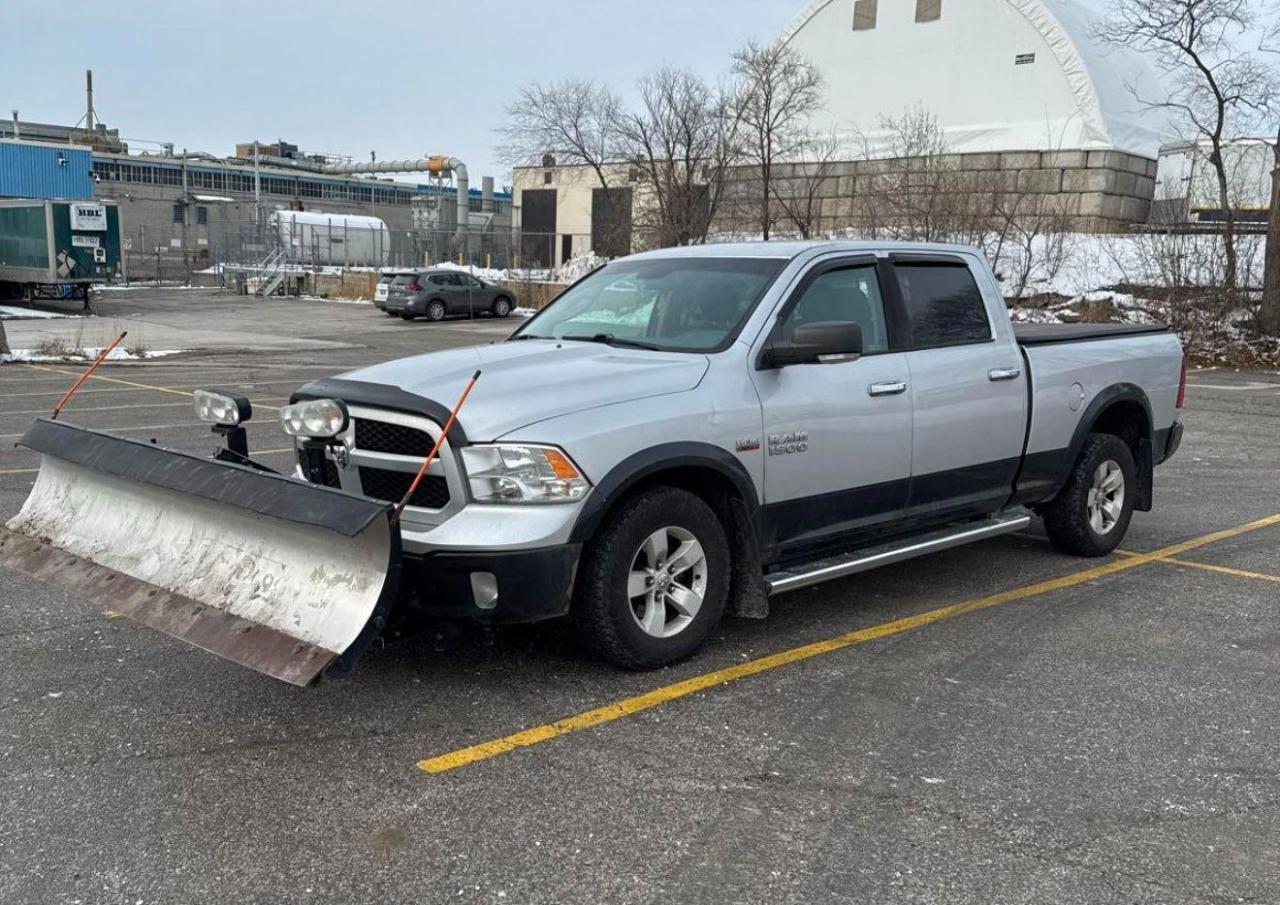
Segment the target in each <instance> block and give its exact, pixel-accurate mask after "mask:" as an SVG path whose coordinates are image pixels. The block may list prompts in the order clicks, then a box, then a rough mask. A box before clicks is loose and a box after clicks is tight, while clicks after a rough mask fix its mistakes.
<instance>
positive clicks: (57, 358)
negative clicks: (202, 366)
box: [0, 347, 187, 364]
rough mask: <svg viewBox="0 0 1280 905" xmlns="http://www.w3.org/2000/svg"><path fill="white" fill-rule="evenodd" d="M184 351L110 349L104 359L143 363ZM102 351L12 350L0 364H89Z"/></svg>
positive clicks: (91, 349) (2, 356)
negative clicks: (64, 352) (51, 351)
mask: <svg viewBox="0 0 1280 905" xmlns="http://www.w3.org/2000/svg"><path fill="white" fill-rule="evenodd" d="M185 351H187V350H186V349H164V350H160V351H151V350H147V351H143V352H130V351H129V350H127V349H121V348H119V347H117V348H115V349H112V350H111V354H110V355H108V356H107V357H106V360H107V361H144V360H146V359H150V358H168V357H169V356H170V355H181V354H182V353H183V352H185ZM101 353H102V349H93V348H89V349H77V350H75V351H71V352H68V353H66V354H51V353H47V352H40V351H38V350H36V349H14V350H12V351H11V352H9V354H7V355H0V362H14V363H16V362H34V363H38V364H49V363H53V362H77V361H83V362H90V361H94V360H95V359H97V357H98V356H99V355H100V354H101Z"/></svg>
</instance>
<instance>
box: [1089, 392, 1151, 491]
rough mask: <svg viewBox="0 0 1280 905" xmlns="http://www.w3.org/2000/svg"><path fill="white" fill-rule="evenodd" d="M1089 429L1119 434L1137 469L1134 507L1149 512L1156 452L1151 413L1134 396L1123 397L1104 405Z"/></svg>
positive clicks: (1091, 431)
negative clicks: (1136, 489) (1152, 437)
mask: <svg viewBox="0 0 1280 905" xmlns="http://www.w3.org/2000/svg"><path fill="white" fill-rule="evenodd" d="M1090 433H1094V434H1110V435H1112V436H1113V437H1119V438H1120V439H1121V440H1123V441H1124V444H1125V445H1126V446H1128V447H1129V451H1130V452H1132V453H1133V462H1134V465H1135V466H1136V467H1137V469H1138V497H1137V503H1136V504H1135V508H1136V509H1137V510H1138V511H1139V512H1150V511H1151V506H1152V496H1153V493H1152V482H1153V472H1154V471H1155V454H1154V451H1153V450H1152V446H1151V416H1150V415H1149V414H1148V412H1147V410H1146V408H1145V407H1144V406H1143V405H1142V404H1141V403H1139V402H1137V401H1136V400H1133V399H1122V400H1120V401H1119V402H1116V403H1114V404H1112V405H1110V406H1108V407H1107V409H1106V410H1105V411H1104V412H1103V413H1102V414H1101V415H1099V416H1098V419H1097V420H1096V421H1094V422H1093V425H1092V426H1091V428H1090Z"/></svg>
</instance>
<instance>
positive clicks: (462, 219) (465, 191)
mask: <svg viewBox="0 0 1280 905" xmlns="http://www.w3.org/2000/svg"><path fill="white" fill-rule="evenodd" d="M427 162H428V163H429V164H430V166H429V167H428V172H430V173H449V172H452V173H453V178H454V182H455V184H456V185H457V187H458V231H457V233H456V234H455V238H456V239H457V241H458V243H459V244H461V243H463V242H465V241H466V239H467V233H468V232H470V231H471V179H470V177H469V175H468V173H467V165H466V164H465V163H463V162H462V161H461V160H459V159H458V158H456V157H444V156H437V157H432V158H430V159H429V160H428V161H427Z"/></svg>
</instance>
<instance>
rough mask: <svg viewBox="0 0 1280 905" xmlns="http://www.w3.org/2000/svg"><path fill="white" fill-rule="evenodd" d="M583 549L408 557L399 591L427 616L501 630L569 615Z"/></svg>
mask: <svg viewBox="0 0 1280 905" xmlns="http://www.w3.org/2000/svg"><path fill="white" fill-rule="evenodd" d="M581 553H582V546H581V544H564V545H561V546H556V547H542V548H539V549H535V550H512V551H504V552H496V551H495V552H481V553H431V554H428V555H426V556H420V557H419V556H406V557H405V559H404V566H403V573H402V580H401V586H402V588H404V590H405V592H407V593H409V594H415V593H416V596H417V599H418V601H419V603H420V605H421V611H422V613H423V614H424V615H427V616H430V617H433V618H439V619H474V620H478V621H481V622H485V623H489V624H493V625H503V624H517V623H526V622H540V621H542V620H544V619H553V618H555V617H557V616H563V615H565V614H566V613H568V612H569V601H570V599H571V598H572V596H573V580H574V575H575V574H576V573H577V569H578V557H579V556H580V555H581Z"/></svg>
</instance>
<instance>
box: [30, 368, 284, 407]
mask: <svg viewBox="0 0 1280 905" xmlns="http://www.w3.org/2000/svg"><path fill="white" fill-rule="evenodd" d="M27 367H28V368H34V369H36V370H37V371H46V372H48V373H50V374H66V375H67V376H68V377H79V376H80V375H79V374H77V373H76V372H75V371H64V370H62V369H61V368H50V367H48V366H45V365H30V364H29V365H27ZM89 379H90V380H102V381H105V382H107V383H118V384H120V385H122V386H127V387H133V388H134V389H138V390H152V391H154V392H156V393H169V394H171V395H173V396H186V397H187V398H188V399H189V398H191V397H192V396H194V395H195V393H188V392H187V391H186V390H175V389H173V388H172V387H158V386H154V385H152V384H149V383H137V382H135V381H132V380H121V379H120V378H119V377H106V376H103V375H102V374H93V375H90V377H89ZM272 382H274V383H283V382H284V381H272ZM255 408H263V409H267V410H268V411H272V412H278V411H280V407H279V406H275V405H258V406H255Z"/></svg>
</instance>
